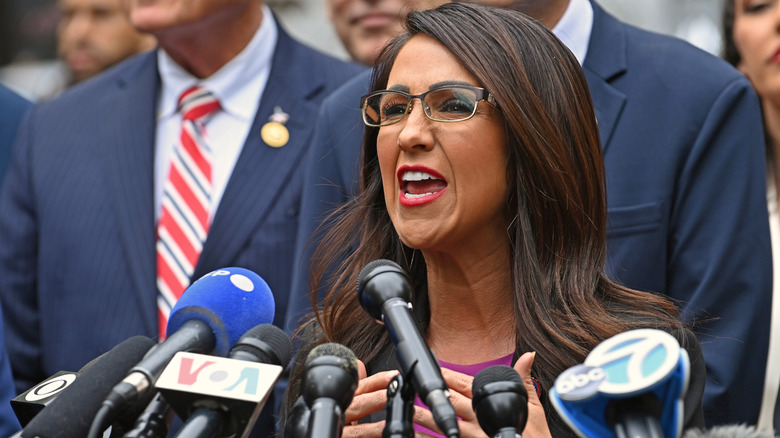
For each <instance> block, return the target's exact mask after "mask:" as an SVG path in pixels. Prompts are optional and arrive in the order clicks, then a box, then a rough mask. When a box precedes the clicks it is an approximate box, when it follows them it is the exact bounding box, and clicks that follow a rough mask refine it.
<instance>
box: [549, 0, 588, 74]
mask: <svg viewBox="0 0 780 438" xmlns="http://www.w3.org/2000/svg"><path fill="white" fill-rule="evenodd" d="M591 29H593V7H592V6H591V5H590V2H589V1H588V0H571V1H569V6H567V7H566V12H564V13H563V16H562V17H561V19H560V20H558V23H557V24H556V25H555V27H553V29H552V32H553V33H554V34H555V36H557V37H558V39H559V40H561V42H563V44H565V45H566V47H568V48H569V50H571V52H572V53H574V57H575V58H577V61H579V63H580V65H582V63H583V61H584V60H585V55H587V54H588V43H590V31H591Z"/></svg>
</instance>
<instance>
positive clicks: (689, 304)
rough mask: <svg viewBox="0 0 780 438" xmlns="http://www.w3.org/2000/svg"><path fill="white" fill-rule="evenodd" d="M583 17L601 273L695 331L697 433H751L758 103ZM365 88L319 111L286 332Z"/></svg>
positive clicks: (766, 269)
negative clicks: (700, 412) (601, 209)
mask: <svg viewBox="0 0 780 438" xmlns="http://www.w3.org/2000/svg"><path fill="white" fill-rule="evenodd" d="M593 8H594V21H593V31H592V34H591V41H590V44H589V47H588V52H587V55H586V58H585V62H584V65H583V69H584V71H585V75H586V77H587V80H588V85H589V87H590V92H591V95H592V97H593V101H594V106H595V108H596V116H597V118H598V122H599V131H600V134H601V141H602V145H603V150H604V160H605V166H606V171H607V199H608V205H609V224H608V227H609V228H608V236H607V240H608V246H609V251H608V254H609V260H608V269H609V273H610V274H611V275H612V276H613V277H614V278H615V279H617V280H618V281H620V282H622V283H624V284H626V285H628V286H629V287H632V288H635V289H641V290H647V291H654V292H659V293H664V294H666V295H668V296H669V297H671V298H672V299H674V300H676V301H677V302H678V303H679V304H680V307H681V309H682V311H683V316H684V318H685V320H686V321H687V322H690V323H696V325H695V327H694V328H695V330H696V331H697V332H698V334H699V336H700V339H701V341H702V348H703V351H704V357H705V360H706V362H707V373H708V378H707V388H706V391H705V396H704V412H705V418H706V420H707V422H708V425H714V424H724V423H737V422H747V423H755V422H756V420H757V418H758V411H759V407H760V402H761V392H762V391H761V388H763V376H764V370H763V368H764V367H765V364H766V356H767V349H768V347H767V346H768V336H769V310H770V302H771V286H772V284H771V282H772V266H771V252H770V240H769V228H768V218H767V211H766V197H765V176H764V175H765V169H764V140H763V129H762V125H761V123H762V122H761V114H760V109H759V104H758V100H757V98H756V96H755V93H754V92H753V91H752V88H751V86H750V84H749V83H748V81H747V80H746V79H745V78H744V77H743V76H742V75H741V74H739V73H738V72H737V71H736V70H734V69H733V68H731V67H730V66H728V65H727V64H726V63H725V62H723V61H721V60H720V59H717V58H716V57H713V56H711V55H708V54H706V53H704V52H702V51H700V50H698V49H695V48H694V47H692V46H690V45H689V44H687V43H684V42H682V41H680V40H677V39H673V38H670V37H666V36H661V35H656V34H652V33H648V32H645V31H641V30H639V29H636V28H634V27H631V26H628V25H626V24H623V23H621V22H619V21H617V20H615V19H614V18H613V17H611V16H609V15H608V14H607V13H606V12H605V11H604V10H603V9H601V8H600V7H599V6H598V5H596V4H595V3H594V4H593ZM368 81H369V76H368V75H367V74H365V75H361V76H360V77H357V78H355V79H353V80H352V81H350V82H349V83H347V84H346V85H345V86H343V87H341V88H340V89H339V90H337V91H336V92H335V93H334V94H333V95H331V96H329V97H328V98H327V99H326V100H325V102H324V103H323V106H322V110H321V112H320V117H319V119H318V124H317V129H316V133H315V137H316V138H315V144H314V145H313V146H312V148H313V150H312V153H311V154H310V155H309V157H308V158H309V163H308V165H307V170H306V172H304V175H305V177H306V183H305V184H306V188H305V191H304V197H303V202H302V205H301V217H302V219H301V222H300V224H301V228H300V229H299V234H298V235H299V239H298V249H297V254H298V256H297V257H296V261H297V263H299V269H300V271H299V273H297V274H296V275H295V277H294V280H293V292H292V294H293V296H292V297H291V298H290V300H291V301H290V308H289V313H288V315H289V318H288V322H289V323H292V322H294V321H296V320H297V319H298V318H300V316H301V315H302V314H304V313H305V312H306V310H307V309H308V308H310V303H309V301H308V298H307V296H306V294H307V283H306V281H305V280H306V277H307V274H308V271H307V269H306V268H307V263H308V261H309V259H310V256H311V251H312V248H313V247H314V246H316V242H317V239H318V237H317V236H314V237H313V238H312V237H311V236H312V234H313V232H314V230H315V228H316V225H317V224H318V223H319V221H320V220H321V219H322V218H323V215H324V213H325V212H327V211H329V210H330V209H332V208H333V205H337V204H340V203H343V202H344V201H345V200H346V199H348V197H349V196H352V195H353V194H354V193H356V192H357V190H358V185H357V171H358V165H359V154H360V153H359V150H360V146H359V145H360V143H361V140H362V137H361V136H362V134H363V126H362V124H361V119H360V110H359V108H358V105H359V98H360V96H361V95H362V94H364V93H366V91H367V89H368ZM307 242H308V243H307ZM289 328H291V326H288V329H289Z"/></svg>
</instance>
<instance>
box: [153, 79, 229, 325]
mask: <svg viewBox="0 0 780 438" xmlns="http://www.w3.org/2000/svg"><path fill="white" fill-rule="evenodd" d="M217 109H219V102H218V101H217V99H216V98H215V97H214V95H212V94H211V92H209V91H208V90H206V89H205V88H201V87H197V86H196V87H192V88H190V89H188V90H187V91H185V92H184V94H182V96H181V98H180V99H179V110H180V111H181V113H182V126H181V134H180V136H179V144H178V145H177V147H175V148H174V153H173V157H172V159H171V166H170V169H169V170H168V180H167V181H166V182H165V191H164V193H163V199H162V211H161V213H160V221H159V222H158V224H157V290H158V295H157V308H158V322H159V329H160V340H163V339H165V328H166V326H167V325H168V315H169V314H170V312H171V309H172V308H173V306H174V304H176V300H178V299H179V297H180V296H181V294H182V292H184V290H185V289H186V288H187V286H189V284H190V277H191V276H192V273H193V272H194V271H195V265H196V264H197V262H198V257H200V253H201V251H202V250H203V242H205V241H206V235H207V234H208V231H209V210H210V208H211V149H210V148H209V146H208V144H207V143H206V140H205V138H206V131H205V128H204V126H205V125H204V124H205V122H206V120H207V118H208V116H210V115H211V114H213V113H214V111H216V110H217Z"/></svg>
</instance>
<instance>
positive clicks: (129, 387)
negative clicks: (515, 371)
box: [91, 268, 275, 436]
mask: <svg viewBox="0 0 780 438" xmlns="http://www.w3.org/2000/svg"><path fill="white" fill-rule="evenodd" d="M274 311H275V304H274V297H273V294H272V293H271V289H270V288H269V287H268V284H266V282H265V280H263V279H262V278H260V276H259V275H257V274H255V273H254V272H252V271H250V270H248V269H243V268H223V269H219V270H216V271H213V272H210V273H208V274H206V275H204V276H203V277H201V278H200V279H198V280H197V281H195V282H194V283H193V284H192V285H190V287H188V288H187V290H185V291H184V293H183V294H182V296H181V298H179V300H178V301H177V302H176V305H175V306H174V307H173V309H172V310H171V314H170V315H169V317H168V326H167V328H166V331H167V335H168V338H167V339H166V340H165V341H163V342H162V343H160V344H157V345H156V346H155V347H154V348H153V349H152V350H151V351H149V353H148V354H147V355H146V356H145V357H144V358H143V359H142V360H141V361H140V362H138V364H137V365H136V366H134V367H133V368H132V369H130V372H129V373H128V374H127V377H125V378H124V380H122V381H121V382H120V383H119V384H117V385H116V386H114V388H113V389H112V390H111V392H110V393H109V395H108V397H106V399H105V400H104V402H103V407H102V408H101V410H100V411H99V412H98V415H96V417H95V422H94V424H95V425H94V427H95V428H96V429H95V430H94V432H99V431H98V429H97V428H102V429H100V430H104V429H105V427H107V425H108V424H110V423H111V422H112V421H113V417H115V416H116V415H117V413H118V411H120V410H121V409H122V408H123V407H125V406H127V405H128V404H130V403H132V402H133V401H134V400H136V399H138V398H140V397H143V396H144V395H145V394H146V393H147V392H148V391H149V390H150V389H152V388H153V387H154V385H155V383H156V381H157V379H158V378H159V377H160V374H161V373H162V371H163V369H165V367H166V365H168V363H169V362H170V361H171V359H172V358H173V357H174V355H175V354H177V353H178V352H184V351H190V352H203V353H213V354H215V355H219V356H225V355H227V353H228V350H229V349H230V346H231V345H233V343H235V342H236V340H237V339H238V338H239V336H241V334H242V333H245V332H246V331H247V330H249V329H250V328H252V327H254V326H255V325H258V324H263V323H270V322H272V321H273V318H274ZM91 435H93V436H95V435H96V434H93V433H91Z"/></svg>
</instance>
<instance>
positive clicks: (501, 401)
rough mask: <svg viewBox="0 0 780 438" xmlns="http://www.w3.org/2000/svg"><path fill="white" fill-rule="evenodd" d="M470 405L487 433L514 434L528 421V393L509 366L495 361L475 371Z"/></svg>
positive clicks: (508, 437)
mask: <svg viewBox="0 0 780 438" xmlns="http://www.w3.org/2000/svg"><path fill="white" fill-rule="evenodd" d="M471 393H472V402H471V404H472V406H473V407H474V412H475V413H476V414H477V421H479V425H480V427H482V430H483V431H485V433H486V434H487V435H488V436H490V437H501V438H515V437H516V436H520V433H521V432H522V431H523V429H524V428H525V423H526V421H528V393H527V392H526V390H525V386H523V380H522V379H521V378H520V376H519V375H518V374H517V371H515V370H514V369H513V368H512V367H508V366H506V365H494V366H491V367H488V368H485V369H484V370H482V371H480V372H479V373H477V375H476V376H474V381H473V382H472V386H471Z"/></svg>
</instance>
